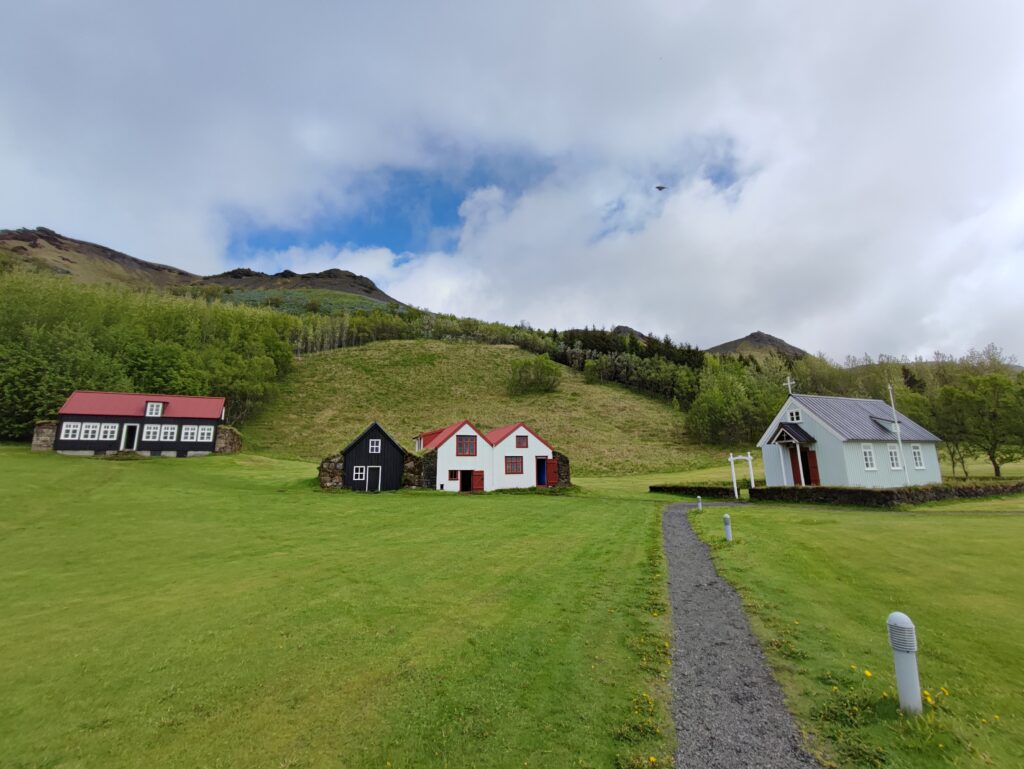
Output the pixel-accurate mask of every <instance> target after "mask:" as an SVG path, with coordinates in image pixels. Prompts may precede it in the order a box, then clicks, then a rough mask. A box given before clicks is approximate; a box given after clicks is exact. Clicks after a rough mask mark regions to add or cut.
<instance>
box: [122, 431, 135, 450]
mask: <svg viewBox="0 0 1024 769" xmlns="http://www.w3.org/2000/svg"><path fill="white" fill-rule="evenodd" d="M138 444H139V426H138V425H125V426H124V436H123V437H122V438H121V450H122V451H135V447H136V446H138Z"/></svg>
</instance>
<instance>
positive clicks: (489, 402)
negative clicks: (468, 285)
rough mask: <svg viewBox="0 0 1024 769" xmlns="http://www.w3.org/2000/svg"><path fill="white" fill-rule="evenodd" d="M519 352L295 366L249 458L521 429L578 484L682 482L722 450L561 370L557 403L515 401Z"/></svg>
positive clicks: (442, 348) (422, 353)
mask: <svg viewBox="0 0 1024 769" xmlns="http://www.w3.org/2000/svg"><path fill="white" fill-rule="evenodd" d="M527 357H530V354H529V353H527V352H524V351H522V350H520V349H518V348H515V347H511V346H504V345H479V344H472V343H459V342H438V341H398V342H377V343H374V344H370V345H367V346H365V347H357V348H349V349H345V350H335V351H332V352H326V353H319V354H317V355H310V356H307V357H305V358H304V359H303V360H301V361H299V362H298V364H297V370H296V371H295V372H294V373H293V374H292V375H291V376H290V377H289V379H288V381H287V382H286V383H285V385H284V387H283V391H282V394H281V395H280V396H278V397H277V398H276V400H275V401H273V402H272V403H271V404H269V405H268V406H267V407H266V408H265V409H264V410H263V411H262V412H261V413H260V414H258V415H257V416H256V417H254V418H253V419H251V420H250V421H248V422H247V423H246V424H245V425H243V427H242V432H243V433H244V435H245V438H246V441H247V446H248V448H250V449H252V450H255V451H261V452H267V453H270V454H275V455H278V456H282V457H288V458H296V459H305V460H311V461H318V460H320V459H321V458H323V457H325V456H327V455H329V454H332V453H335V452H337V451H339V450H340V449H342V448H344V447H345V446H346V445H347V444H348V442H349V441H350V440H351V439H352V438H354V437H355V436H356V435H358V434H359V432H360V431H361V430H362V429H363V428H364V427H366V425H367V424H368V423H369V422H370V421H372V420H377V421H379V422H380V423H381V424H382V425H384V427H385V428H386V429H387V430H388V431H389V432H391V434H392V435H393V436H394V437H395V438H396V440H399V441H400V442H401V443H403V445H405V446H406V447H407V448H410V449H411V448H412V446H413V439H414V437H415V435H416V434H417V433H419V432H422V431H425V430H429V429H432V428H437V427H442V426H444V425H447V424H450V423H452V422H455V421H457V420H459V419H471V420H472V421H473V422H474V423H475V424H476V425H477V427H479V428H480V429H484V430H486V429H490V428H492V427H497V426H499V425H503V424H508V423H510V422H516V421H520V420H522V421H524V422H527V423H528V424H529V425H530V426H531V427H533V428H534V429H536V430H537V432H538V433H539V434H540V435H541V436H542V437H544V438H545V439H547V440H548V441H550V442H551V443H552V444H553V445H554V446H555V448H557V449H558V450H560V451H563V452H565V453H566V454H568V456H569V458H570V460H571V461H572V465H573V471H574V472H575V473H580V474H623V473H636V472H656V471H660V470H666V471H667V470H685V469H692V468H697V467H706V466H708V465H710V464H714V463H715V462H718V461H720V459H721V456H722V453H721V451H720V450H714V449H709V448H705V447H698V446H691V445H686V444H684V443H682V441H681V438H680V436H681V432H682V415H681V414H679V412H677V411H675V410H673V409H672V408H671V407H670V406H669V405H667V404H664V403H661V402H658V401H655V400H652V399H650V398H647V397H645V396H642V395H638V394H636V393H633V392H630V391H629V390H627V389H625V388H624V387H620V386H618V385H609V384H595V385H590V384H586V383H585V382H584V381H583V377H582V375H580V374H579V373H578V372H576V371H573V370H571V369H563V372H564V374H563V378H562V386H561V389H560V390H559V391H558V392H555V393H548V394H544V395H527V396H516V397H513V396H509V395H507V394H506V391H505V386H506V381H507V378H508V372H509V370H510V367H511V364H512V361H514V360H518V359H522V358H527Z"/></svg>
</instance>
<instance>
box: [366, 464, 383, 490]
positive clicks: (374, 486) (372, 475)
mask: <svg viewBox="0 0 1024 769" xmlns="http://www.w3.org/2000/svg"><path fill="white" fill-rule="evenodd" d="M366 490H367V491H380V466H379V465H370V466H369V467H367V468H366Z"/></svg>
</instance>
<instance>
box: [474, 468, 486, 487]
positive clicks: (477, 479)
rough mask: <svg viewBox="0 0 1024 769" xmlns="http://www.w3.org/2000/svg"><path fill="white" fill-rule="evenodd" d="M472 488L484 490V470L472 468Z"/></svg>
mask: <svg viewBox="0 0 1024 769" xmlns="http://www.w3.org/2000/svg"><path fill="white" fill-rule="evenodd" d="M472 489H473V491H483V490H484V471H483V470H474V471H473V479H472Z"/></svg>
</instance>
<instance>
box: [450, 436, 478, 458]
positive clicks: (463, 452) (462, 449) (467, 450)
mask: <svg viewBox="0 0 1024 769" xmlns="http://www.w3.org/2000/svg"><path fill="white" fill-rule="evenodd" d="M455 455H456V456H459V457H475V456H476V436H475V435H456V436H455Z"/></svg>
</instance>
